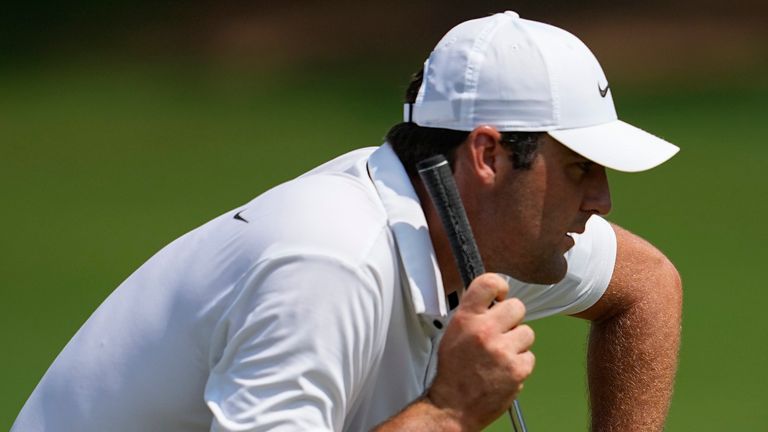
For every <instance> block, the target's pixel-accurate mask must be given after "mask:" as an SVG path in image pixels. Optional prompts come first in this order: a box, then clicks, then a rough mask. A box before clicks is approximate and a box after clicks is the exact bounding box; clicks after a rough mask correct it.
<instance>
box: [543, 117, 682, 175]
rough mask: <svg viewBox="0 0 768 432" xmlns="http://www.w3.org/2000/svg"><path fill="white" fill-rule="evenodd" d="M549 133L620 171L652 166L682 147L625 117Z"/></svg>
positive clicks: (572, 147)
mask: <svg viewBox="0 0 768 432" xmlns="http://www.w3.org/2000/svg"><path fill="white" fill-rule="evenodd" d="M547 133H548V134H549V135H550V136H552V138H554V139H556V140H558V141H559V142H560V143H562V144H563V145H564V146H566V147H568V148H569V149H571V150H573V151H575V152H576V153H578V154H580V155H582V156H584V157H585V158H587V159H589V160H591V161H593V162H596V163H599V164H600V165H603V166H605V167H608V168H612V169H615V170H618V171H626V172H637V171H645V170H647V169H651V168H653V167H655V166H658V165H660V164H662V163H663V162H665V161H666V160H668V159H669V158H671V157H672V156H674V155H675V153H677V152H678V151H679V150H680V148H679V147H677V146H676V145H674V144H670V143H668V142H667V141H664V140H663V139H661V138H659V137H657V136H655V135H652V134H649V133H648V132H646V131H644V130H642V129H639V128H636V127H634V126H632V125H630V124H628V123H624V122H623V121H621V120H614V121H612V122H609V123H604V124H601V125H597V126H589V127H584V128H576V129H564V130H553V131H548V132H547Z"/></svg>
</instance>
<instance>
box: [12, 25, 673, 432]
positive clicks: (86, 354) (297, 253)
mask: <svg viewBox="0 0 768 432" xmlns="http://www.w3.org/2000/svg"><path fill="white" fill-rule="evenodd" d="M405 115H406V117H405V122H404V123H401V124H399V125H396V126H395V127H394V128H393V129H392V130H391V131H390V133H389V134H388V143H386V144H385V145H383V146H381V147H379V148H378V149H361V150H357V151H354V152H351V153H348V154H346V155H344V156H341V157H339V158H337V159H335V160H333V161H331V162H328V163H327V164H325V165H322V166H320V167H318V168H316V169H315V170H313V171H311V172H309V173H307V174H305V175H303V176H301V177H299V178H298V179H295V180H293V181H290V182H288V183H285V184H283V185H280V186H277V187H275V188H274V189H272V190H270V191H268V192H266V193H265V194H263V195H261V196H260V197H257V198H256V199H255V200H253V201H251V202H250V203H248V204H246V205H244V206H243V207H241V208H238V209H235V210H233V211H231V212H229V213H226V214H224V215H222V216H220V217H219V218H217V219H214V220H213V221H211V222H209V223H207V224H206V225H204V226H202V227H200V228H198V229H196V230H194V231H192V232H190V233H188V234H186V235H185V236H182V237H181V238H179V239H177V240H176V241H174V242H173V243H171V244H170V245H168V246H167V247H166V248H164V249H163V250H161V251H160V252H159V253H158V254H157V255H155V256H154V257H152V258H151V259H150V260H149V261H148V262H147V263H145V264H144V265H143V266H142V267H141V268H140V269H139V270H137V271H136V272H135V273H134V274H133V275H131V277H129V278H128V279H127V280H126V281H125V282H124V283H123V284H122V285H121V286H120V287H118V289H117V290H116V291H115V292H114V293H113V294H112V295H111V296H110V297H109V298H108V299H107V300H106V301H105V302H104V303H103V304H102V305H101V306H100V307H99V309H98V310H97V311H96V312H95V313H94V314H93V316H91V318H90V319H89V320H88V321H87V322H86V323H85V324H84V325H83V327H82V328H81V329H80V330H79V332H78V333H77V334H76V335H75V337H74V338H73V339H72V341H70V343H69V344H68V345H67V347H66V348H65V349H64V350H63V351H62V353H61V354H60V355H59V357H58V358H57V359H56V361H55V362H54V364H53V365H52V366H51V368H50V369H49V370H48V372H47V373H46V375H45V376H44V377H43V379H42V381H41V382H40V384H39V385H38V387H37V388H36V389H35V391H34V392H33V394H32V396H31V397H30V399H29V400H28V402H27V404H26V405H25V407H24V408H23V409H22V412H21V413H20V415H19V417H18V419H17V421H16V423H15V425H14V427H13V429H12V430H13V431H17V432H21V431H39V430H47V431H58V430H61V431H70V430H71V431H75V430H76V431H97V430H98V431H102V430H110V431H134V430H141V431H182V430H183V431H196V430H200V431H203V430H212V431H235V430H236V431H256V430H350V431H357V430H367V429H371V428H373V427H377V428H378V430H381V431H388V430H446V431H450V430H480V429H482V428H483V427H485V426H486V425H488V424H489V423H490V422H492V421H493V420H494V419H495V418H497V417H498V416H499V415H500V414H501V413H503V412H504V411H505V410H506V408H507V407H508V406H509V404H510V403H511V402H512V400H513V399H514V397H515V396H516V395H517V393H518V392H519V391H520V389H521V388H522V382H523V381H524V380H525V378H526V377H527V376H528V375H529V374H530V372H531V370H532V368H533V363H534V358H533V354H532V353H531V352H530V347H531V345H532V343H533V333H532V331H531V329H530V328H529V327H527V326H526V325H524V324H521V322H522V320H523V317H524V316H525V318H526V319H529V320H530V319H535V318H539V317H543V316H547V315H552V314H555V313H563V314H570V315H574V316H577V317H581V318H584V319H589V320H591V321H592V323H593V324H592V333H591V337H590V347H589V383H590V391H591V401H592V404H591V407H592V418H593V420H592V421H593V429H595V430H642V431H649V430H661V429H662V427H663V423H664V419H665V416H666V412H667V409H668V405H669V400H670V397H671V391H672V382H673V379H674V373H675V368H676V356H677V347H678V341H679V325H680V308H681V293H680V281H679V277H678V275H677V272H676V271H675V269H674V267H673V266H672V265H671V264H670V263H669V261H668V260H667V259H666V258H665V257H664V256H663V255H662V254H661V253H660V252H658V251H657V250H656V249H655V248H653V247H652V246H651V245H650V244H648V243H646V242H644V241H643V240H641V239H640V238H638V237H636V236H634V235H632V234H630V233H628V232H627V231H624V230H622V229H621V228H619V227H616V226H611V225H610V224H608V223H607V222H606V221H605V220H604V219H602V218H600V217H599V216H600V215H604V214H606V213H608V211H609V210H610V206H611V203H610V194H609V191H608V184H607V179H606V175H605V167H610V168H615V169H620V170H625V171H639V170H644V169H649V168H651V167H653V166H656V165H658V164H660V163H662V162H664V161H665V160H667V159H668V158H669V157H671V156H672V155H673V154H674V153H675V152H676V151H677V148H676V147H674V146H673V145H671V144H669V143H666V142H665V141H663V140H660V139H658V138H656V137H653V136H651V135H649V134H647V133H645V132H643V131H641V130H639V129H636V128H633V127H632V126H629V125H627V124H625V123H622V122H620V121H618V120H616V113H615V110H614V107H613V102H612V99H611V96H610V91H609V87H608V82H607V81H606V79H605V76H604V75H603V73H602V70H601V68H600V66H599V64H598V63H597V61H596V60H595V59H594V57H593V56H592V54H591V53H590V52H589V50H588V49H587V48H586V47H585V46H584V45H583V44H582V43H581V42H580V41H579V40H578V39H576V38H575V37H574V36H572V35H570V34H569V33H566V32H564V31H562V30H560V29H557V28H555V27H551V26H548V25H546V24H542V23H537V22H533V21H527V20H523V19H520V18H519V17H518V16H517V15H516V14H515V13H513V12H506V13H503V14H496V15H493V16H491V17H487V18H482V19H478V20H472V21H468V22H465V23H462V24H460V25H459V26H457V27H455V28H454V29H453V30H451V31H450V32H449V33H448V34H447V35H446V36H445V37H444V38H443V39H442V40H441V41H440V43H439V44H438V46H437V47H436V48H435V50H434V51H433V53H432V54H431V56H430V58H429V59H428V60H427V62H426V63H425V66H424V69H423V73H422V74H419V75H417V76H416V79H415V80H414V82H413V84H412V86H411V89H410V90H409V96H408V100H407V103H406V114H405ZM436 153H443V154H445V155H446V157H447V158H448V159H449V160H450V161H451V164H452V168H453V172H454V177H455V179H456V181H457V184H458V187H459V190H460V193H461V196H462V199H463V201H464V203H465V206H466V209H467V214H468V217H469V219H470V222H471V224H472V226H473V229H474V232H475V236H476V238H477V242H478V245H479V248H480V252H481V254H482V257H483V261H484V263H485V265H486V267H487V268H488V270H489V271H491V272H498V273H503V274H505V275H508V276H507V277H504V278H502V277H500V276H498V275H496V274H485V275H482V276H481V277H479V278H477V279H476V280H475V281H474V282H473V283H472V284H471V285H470V287H469V289H468V290H467V291H466V292H465V293H464V294H463V296H462V297H461V299H460V303H459V304H458V306H455V305H452V304H450V303H452V302H451V301H449V300H447V299H446V298H447V297H449V298H455V294H454V293H459V292H461V291H462V287H461V282H460V278H459V276H458V273H457V271H456V269H455V265H454V263H453V261H452V257H451V254H450V250H449V248H448V246H447V238H446V236H445V233H444V231H443V229H442V227H441V226H440V222H439V220H438V218H437V216H436V214H435V211H434V209H433V207H432V206H431V204H430V203H429V200H428V198H427V196H426V192H425V190H424V187H423V185H421V183H420V181H419V180H418V177H417V176H416V175H415V173H414V171H413V168H414V165H415V163H416V162H417V161H419V160H421V159H422V158H425V157H427V156H431V155H433V154H436ZM493 300H496V301H497V303H496V304H494V305H493V306H492V307H490V308H489V307H488V305H489V304H491V303H492V301H493ZM454 306H455V307H454ZM451 309H452V310H451Z"/></svg>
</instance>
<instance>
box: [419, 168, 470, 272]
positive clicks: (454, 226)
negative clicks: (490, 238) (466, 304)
mask: <svg viewBox="0 0 768 432" xmlns="http://www.w3.org/2000/svg"><path fill="white" fill-rule="evenodd" d="M417 169H418V171H419V175H420V176H421V180H422V182H423V183H424V186H425V187H426V188H427V192H428V193H429V196H430V198H432V203H433V204H434V205H435V208H436V209H437V213H438V215H439V216H440V220H441V221H442V222H443V227H444V228H445V233H446V235H447V236H448V241H449V242H450V244H451V249H452V250H453V256H454V258H456V264H457V266H458V268H459V273H460V274H461V280H462V282H463V283H464V286H465V287H468V286H469V284H470V282H472V281H473V280H474V279H475V278H476V277H478V276H480V275H481V274H483V273H485V269H484V268H483V261H482V260H481V258H480V253H479V252H478V250H477V245H476V244H475V237H474V236H473V235H472V229H471V228H470V226H469V221H468V220H467V213H466V212H465V211H464V206H463V205H462V204H461V196H460V195H459V190H458V188H457V187H456V181H455V180H454V179H453V173H452V172H451V167H450V166H449V165H448V161H447V160H445V157H443V155H437V156H432V157H430V158H427V159H424V160H423V161H421V162H419V164H418V165H417Z"/></svg>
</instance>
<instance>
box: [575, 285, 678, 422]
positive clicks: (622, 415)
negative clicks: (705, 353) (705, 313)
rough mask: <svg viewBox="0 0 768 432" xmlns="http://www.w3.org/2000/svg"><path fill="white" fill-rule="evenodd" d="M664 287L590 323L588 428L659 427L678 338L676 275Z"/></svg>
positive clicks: (670, 385)
mask: <svg viewBox="0 0 768 432" xmlns="http://www.w3.org/2000/svg"><path fill="white" fill-rule="evenodd" d="M672 279H673V280H672V281H671V282H667V287H666V289H663V290H657V292H656V295H654V296H653V297H650V298H645V299H644V300H642V301H639V302H637V303H634V304H632V305H631V306H629V307H628V308H626V309H624V310H622V311H620V312H618V313H616V314H615V315H612V316H610V317H608V318H606V319H604V320H601V321H596V322H594V323H593V324H592V329H591V333H590V339H589V354H588V356H589V357H588V363H589V364H588V371H589V389H590V402H591V409H592V430H593V431H643V432H646V431H661V430H663V428H664V423H665V420H666V416H667V412H668V410H669V404H670V400H671V397H672V388H673V384H674V378H675V372H676V369H677V354H678V347H679V343H680V319H681V291H680V283H679V279H678V278H677V274H676V273H674V274H673V276H672Z"/></svg>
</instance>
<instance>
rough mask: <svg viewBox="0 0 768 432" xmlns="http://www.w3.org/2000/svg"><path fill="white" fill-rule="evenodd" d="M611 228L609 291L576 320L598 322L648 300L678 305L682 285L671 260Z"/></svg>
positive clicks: (625, 232)
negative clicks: (612, 257)
mask: <svg viewBox="0 0 768 432" xmlns="http://www.w3.org/2000/svg"><path fill="white" fill-rule="evenodd" d="M611 227H612V228H613V231H614V233H615V235H616V261H615V264H614V269H613V274H612V276H611V280H610V283H609V284H608V289H607V290H606V292H605V294H604V295H603V296H602V298H601V299H600V300H599V301H598V302H597V303H596V304H595V305H594V306H592V307H591V308H589V309H588V310H586V311H584V312H582V313H580V314H578V315H577V316H580V317H582V318H587V319H591V320H599V319H604V318H606V317H609V316H612V315H614V314H615V313H617V312H620V311H622V310H625V309H627V308H629V307H631V306H632V305H635V304H638V303H641V302H648V301H649V300H653V301H661V302H666V303H669V302H673V303H679V302H681V301H682V282H681V279H680V274H679V272H678V270H677V268H676V267H675V265H674V264H673V263H672V262H671V260H670V259H669V258H668V257H667V256H666V255H665V254H664V253H662V252H661V251H660V250H659V249H658V248H657V247H656V246H654V245H653V244H651V243H650V242H648V241H647V240H645V239H643V238H642V237H640V236H639V235H637V234H634V233H632V232H630V231H629V230H626V229H624V228H622V227H620V226H618V225H616V224H611Z"/></svg>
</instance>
